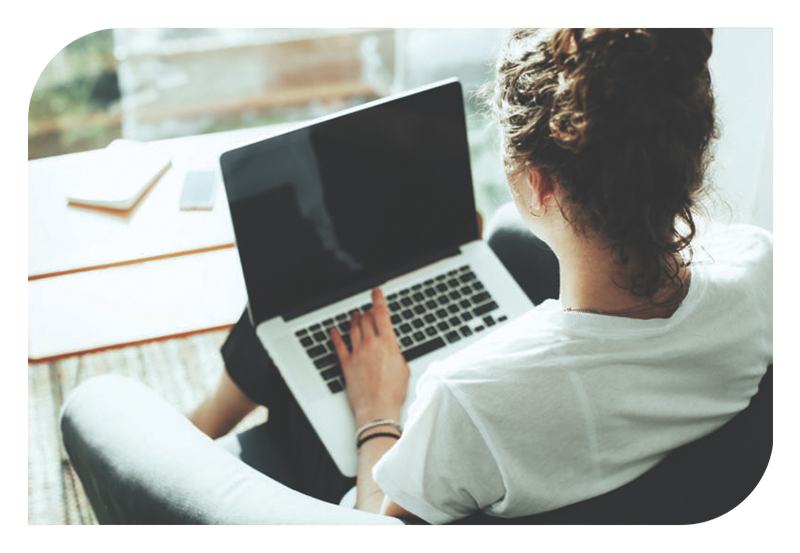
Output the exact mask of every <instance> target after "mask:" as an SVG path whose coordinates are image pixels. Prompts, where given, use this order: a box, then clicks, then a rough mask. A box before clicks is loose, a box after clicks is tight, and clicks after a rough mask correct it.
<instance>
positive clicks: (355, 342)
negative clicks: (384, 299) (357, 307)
mask: <svg viewBox="0 0 800 553" xmlns="http://www.w3.org/2000/svg"><path fill="white" fill-rule="evenodd" d="M350 344H351V345H352V346H353V351H355V350H356V348H357V347H358V346H360V345H361V313H359V312H358V311H353V314H352V315H351V316H350Z"/></svg>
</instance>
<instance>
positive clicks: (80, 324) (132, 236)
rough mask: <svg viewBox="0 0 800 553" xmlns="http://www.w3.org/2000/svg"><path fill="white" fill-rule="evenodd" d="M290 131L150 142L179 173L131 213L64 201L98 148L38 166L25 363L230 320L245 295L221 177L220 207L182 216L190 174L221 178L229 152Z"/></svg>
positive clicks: (33, 172)
mask: <svg viewBox="0 0 800 553" xmlns="http://www.w3.org/2000/svg"><path fill="white" fill-rule="evenodd" d="M285 128H287V126H280V127H261V128H256V129H247V130H242V131H231V132H225V133H216V134H209V135H202V136H193V137H186V138H178V139H169V140H162V141H158V142H154V143H153V145H155V146H157V147H159V148H164V149H165V150H166V151H168V152H169V153H170V155H171V158H172V167H171V168H170V169H169V170H168V171H167V172H166V173H165V174H164V175H163V176H162V177H161V179H159V181H158V182H156V184H155V185H154V187H153V188H152V189H151V190H150V191H149V192H148V193H147V195H146V196H145V197H144V198H143V199H142V201H141V202H140V203H139V204H138V205H137V206H136V207H134V209H132V210H131V212H129V213H125V214H114V213H111V212H105V211H100V210H94V209H87V208H81V207H76V206H71V205H67V203H66V199H65V194H66V191H67V190H68V189H69V187H70V184H71V183H72V182H74V181H73V179H78V178H81V174H82V172H83V171H84V168H85V167H87V166H89V164H91V163H94V162H96V161H97V159H98V156H102V155H103V151H102V150H96V151H91V152H83V153H79V154H70V155H65V156H57V157H52V158H46V159H40V160H33V161H30V162H29V163H28V319H29V324H28V358H29V360H31V361H33V360H43V359H47V358H52V357H58V356H63V355H69V354H75V353H80V352H86V351H91V350H96V349H101V348H105V347H110V346H116V345H122V344H129V343H136V342H141V341H145V340H151V339H156V338H163V337H168V336H175V335H182V334H186V333H191V332H197V331H202V330H206V329H216V328H220V327H223V326H227V325H230V324H232V323H234V322H235V321H236V319H237V318H238V316H239V315H240V313H241V309H242V307H243V306H244V305H245V302H246V293H245V289H244V281H243V279H242V275H241V268H240V265H239V259H238V255H237V252H236V250H235V248H234V247H233V245H234V244H233V230H232V228H231V224H230V215H229V211H228V206H227V202H226V198H225V193H224V190H223V187H222V181H221V178H218V182H217V186H218V188H217V191H216V195H215V205H214V208H213V210H210V211H180V210H179V208H178V199H179V197H180V192H181V187H182V184H183V178H184V175H185V173H186V172H187V171H190V170H197V169H212V168H213V169H216V170H217V172H218V176H219V156H220V154H221V153H222V152H224V151H225V150H228V149H231V148H233V147H236V146H239V145H243V144H246V143H249V142H253V141H256V140H259V139H261V138H264V137H266V136H269V135H270V134H275V133H277V132H280V131H281V130H283V129H285Z"/></svg>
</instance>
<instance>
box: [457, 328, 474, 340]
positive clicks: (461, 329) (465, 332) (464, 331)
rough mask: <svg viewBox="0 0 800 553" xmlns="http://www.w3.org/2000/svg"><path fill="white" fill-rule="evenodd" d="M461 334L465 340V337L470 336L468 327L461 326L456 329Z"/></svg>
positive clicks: (470, 331) (470, 332)
mask: <svg viewBox="0 0 800 553" xmlns="http://www.w3.org/2000/svg"><path fill="white" fill-rule="evenodd" d="M458 330H459V331H460V332H461V334H462V335H463V336H464V337H465V338H466V337H467V336H472V330H470V328H469V327H468V326H462V327H461V328H459V329H458Z"/></svg>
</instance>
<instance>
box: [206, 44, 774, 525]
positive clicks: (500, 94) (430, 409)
mask: <svg viewBox="0 0 800 553" xmlns="http://www.w3.org/2000/svg"><path fill="white" fill-rule="evenodd" d="M711 36H712V33H711V31H709V30H692V29H684V30H669V29H628V30H625V29H585V30H580V29H561V30H556V31H547V32H534V31H528V30H521V31H516V32H514V33H513V34H512V36H511V37H510V39H509V41H508V44H507V45H506V48H505V50H504V52H503V54H502V56H501V58H500V60H499V62H498V64H497V72H496V81H495V83H494V90H493V96H492V105H493V111H494V114H495V117H496V119H497V122H498V124H499V126H500V130H501V137H502V145H503V158H504V161H505V166H506V170H507V177H508V182H509V186H510V189H511V192H512V196H513V198H514V204H515V205H516V208H517V211H518V212H519V215H520V217H521V220H522V221H523V222H524V224H525V225H526V226H527V227H528V229H529V230H530V231H532V233H533V234H535V235H536V236H537V237H539V238H540V239H541V240H543V241H544V242H545V243H546V244H547V245H548V246H549V247H550V248H551V249H552V252H553V253H554V254H555V256H556V257H557V259H558V266H559V290H560V293H559V297H558V299H557V300H556V299H550V300H547V301H545V302H543V303H541V304H540V305H538V306H537V308H535V309H534V310H532V311H531V312H529V313H528V314H526V315H524V316H523V317H520V318H519V319H517V320H514V321H512V322H511V323H509V324H508V325H506V326H504V327H502V328H501V329H499V330H497V331H495V333H494V334H491V335H489V336H488V337H486V338H485V339H484V340H482V341H480V342H478V343H476V344H475V345H473V346H471V347H469V348H468V349H466V350H463V351H461V352H459V353H458V354H456V355H454V356H453V357H451V358H449V359H447V360H445V361H443V362H439V363H436V364H434V365H432V366H431V367H430V368H429V369H428V371H427V372H426V373H425V375H424V376H423V377H422V378H421V379H420V382H419V386H418V389H417V399H416V400H415V402H414V404H413V405H412V406H411V408H410V411H409V417H408V421H407V423H406V425H405V428H401V427H400V426H399V425H397V424H395V423H396V421H398V420H399V417H400V409H401V407H402V405H403V403H404V401H405V393H406V387H407V383H408V374H409V372H408V366H407V365H406V363H405V361H404V359H403V357H402V355H401V354H400V352H399V349H398V347H397V342H396V339H395V336H394V332H393V330H392V327H391V324H390V322H389V317H388V311H387V309H386V304H385V301H384V299H383V296H382V294H381V292H380V290H374V291H373V305H374V308H373V309H371V310H370V311H368V312H366V313H363V314H359V313H355V314H354V315H353V317H352V320H351V323H352V328H353V330H352V334H351V338H352V349H350V348H348V347H347V346H346V345H345V344H344V343H343V342H342V340H341V337H340V336H339V334H338V332H337V331H336V330H334V331H333V333H332V340H333V342H334V345H335V347H336V351H337V354H338V355H339V358H340V360H341V362H342V367H343V371H344V375H345V380H346V382H347V394H348V398H349V400H350V403H351V406H352V408H353V411H354V414H355V416H356V422H357V425H358V426H359V427H360V428H361V431H360V432H359V436H358V441H359V443H360V446H359V468H358V477H357V480H356V490H357V496H356V502H355V506H356V508H359V509H363V510H368V511H372V512H382V513H385V514H389V515H393V516H416V517H420V518H422V519H424V520H426V521H428V522H432V523H444V522H448V521H451V520H455V519H458V518H461V517H464V516H466V515H468V514H470V513H471V512H474V511H476V510H483V511H485V512H487V513H489V514H494V515H497V516H503V517H517V516H523V515H527V514H533V513H536V512H542V511H547V510H550V509H555V508H558V507H561V506H563V505H567V504H571V503H574V502H577V501H580V500H583V499H586V498H589V497H593V496H597V495H600V494H602V493H605V492H607V491H610V490H612V489H615V488H617V487H619V486H622V485H624V484H625V483H627V482H630V481H632V480H634V479H635V478H636V477H637V476H639V475H641V474H642V473H644V472H646V471H647V470H649V469H650V468H652V467H653V466H654V465H655V464H656V463H658V462H659V461H660V460H661V459H662V458H663V457H664V456H665V455H666V454H667V453H668V452H669V451H671V450H672V449H675V448H677V447H679V446H681V445H683V444H685V443H688V442H690V441H693V440H695V439H697V438H699V437H702V436H703V435H706V434H708V433H710V432H712V431H713V430H715V429H716V428H718V427H720V426H722V425H723V424H724V423H725V422H726V421H727V420H729V419H730V418H732V417H733V416H734V415H735V414H736V413H737V412H738V411H740V410H742V409H743V408H744V407H746V406H747V404H748V401H749V399H750V397H751V396H752V395H753V394H754V393H755V391H756V389H757V386H758V382H759V380H760V378H761V376H762V375H763V373H764V371H765V368H766V367H767V365H768V364H769V363H771V360H772V261H771V259H772V238H771V236H770V235H769V234H768V233H766V232H765V231H762V230H759V229H756V228H752V227H745V226H740V227H727V228H721V229H715V230H713V231H709V232H707V233H705V235H704V236H702V237H701V240H700V241H699V242H698V241H694V238H695V234H696V233H697V229H696V226H695V221H694V215H693V211H694V209H695V208H696V204H697V200H698V197H699V195H700V194H701V192H702V190H703V181H704V176H705V171H706V168H707V166H708V163H709V160H710V155H709V146H710V144H711V141H712V139H713V138H714V136H715V132H716V127H715V119H714V100H713V94H712V90H711V81H710V76H709V71H708V65H707V62H708V58H709V56H710V55H711V50H712V46H711ZM531 244H534V241H533V240H532V241H531ZM530 248H531V250H530V255H532V256H533V255H539V256H541V255H546V254H542V253H541V252H539V253H536V252H535V251H534V250H536V249H537V248H538V246H536V245H531V246H530ZM515 276H517V278H518V280H519V279H520V278H522V279H523V280H524V279H526V278H527V279H531V278H534V277H535V274H534V275H531V274H528V275H527V276H523V277H520V276H519V275H515ZM521 284H523V287H526V285H527V286H528V287H531V288H536V286H535V284H532V283H531V282H521ZM246 326H247V325H246V321H244V320H243V321H242V322H240V324H239V325H237V328H236V329H234V331H233V333H232V335H231V338H230V339H229V341H228V343H226V346H225V347H224V349H223V354H224V355H225V358H226V366H227V367H228V371H229V373H230V374H229V375H225V376H224V377H223V380H222V383H221V385H220V388H219V390H218V392H217V394H216V395H215V396H214V397H213V398H211V399H210V400H209V401H208V402H206V403H205V404H203V405H201V406H200V408H198V410H197V411H196V412H195V413H193V415H192V416H191V419H192V420H193V422H195V424H196V425H197V426H198V427H200V428H201V429H203V430H204V431H206V432H207V433H208V434H210V435H212V436H216V435H220V434H223V433H225V432H227V431H228V430H229V429H230V428H231V427H232V426H233V425H235V423H236V422H238V420H240V418H241V417H242V416H243V415H244V414H246V413H247V412H249V410H251V409H252V408H253V407H254V406H255V405H256V402H260V403H264V404H266V405H268V407H269V408H270V421H271V422H272V417H273V413H274V414H275V416H276V417H277V418H278V419H280V418H281V417H284V416H285V417H287V419H288V418H292V420H293V421H294V422H292V423H285V424H284V423H280V421H279V422H278V423H276V428H277V427H278V425H281V427H282V428H284V430H280V431H277V430H276V436H278V438H279V440H283V442H284V443H285V444H287V445H285V449H284V451H285V452H287V455H290V453H289V451H290V450H291V449H292V448H297V447H313V446H308V444H301V443H297V440H299V439H300V438H299V437H298V436H300V434H301V433H303V432H305V434H306V435H308V434H310V435H311V436H312V437H313V432H310V433H309V432H308V429H307V428H305V427H304V429H303V430H302V432H301V431H300V430H298V431H297V432H295V431H293V430H291V428H292V425H293V424H294V425H297V424H300V425H301V426H303V422H302V417H301V416H294V417H289V416H288V415H285V413H286V412H290V411H291V410H292V409H295V410H296V406H295V407H292V406H291V405H290V402H288V401H287V400H286V395H287V394H286V393H284V392H285V390H283V391H281V392H280V393H278V392H277V390H282V388H281V383H280V382H279V377H276V376H275V374H272V375H271V376H269V377H263V378H262V380H261V381H248V378H250V377H242V376H241V374H242V372H244V371H243V370H242V369H237V368H236V367H237V366H245V365H247V364H248V363H252V361H246V360H244V359H245V358H247V357H249V358H252V357H253V354H245V353H243V352H244V351H245V348H243V347H238V346H237V342H242V341H243V340H244V339H243V338H241V336H243V335H244V334H245V333H246V332H247V330H246V328H245V327H246ZM249 332H252V330H250V331H249ZM260 355H262V356H263V355H265V354H264V353H261V354H260ZM265 359H266V360H265V361H263V362H262V363H261V364H262V365H264V364H265V363H266V364H268V363H269V361H268V358H265ZM251 372H253V371H251ZM272 373H275V371H272ZM268 379H269V380H270V381H269V382H268V381H267V380H268ZM284 388H285V387H284ZM254 390H262V391H265V392H264V393H274V394H275V396H276V397H271V398H263V400H262V399H260V398H257V397H255V396H254V393H255V392H254ZM266 390H269V392H267V391H266ZM277 396H280V397H277ZM297 421H300V422H299V423H298V422H297ZM386 421H389V422H386ZM306 425H307V423H306ZM295 429H297V427H295ZM309 440H311V441H313V439H311V438H310V439H309ZM303 457H307V456H303ZM333 470H334V471H335V469H333ZM297 471H299V472H304V473H305V474H310V473H316V474H317V475H320V476H322V477H323V478H321V479H322V480H325V481H326V482H329V484H326V485H325V486H327V488H326V489H324V490H323V489H321V488H320V486H319V485H317V484H296V487H298V489H300V490H301V491H306V493H312V494H313V495H315V496H317V497H321V498H326V499H329V500H333V501H336V497H337V496H340V495H341V493H342V492H343V491H344V490H345V489H347V488H348V487H349V485H350V484H351V483H352V482H350V481H348V480H347V479H343V478H341V476H339V477H338V478H336V477H335V476H334V477H330V474H331V473H330V469H329V468H328V467H326V468H322V467H302V468H297ZM289 472H291V470H290V471H289ZM295 476H296V475H295ZM290 478H294V476H292V477H290ZM330 482H334V483H333V484H331V483H330ZM325 486H323V487H325Z"/></svg>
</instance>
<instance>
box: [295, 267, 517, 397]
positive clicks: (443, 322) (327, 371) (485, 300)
mask: <svg viewBox="0 0 800 553" xmlns="http://www.w3.org/2000/svg"><path fill="white" fill-rule="evenodd" d="M386 303H387V305H388V306H389V313H390V315H391V318H392V325H393V327H394V331H395V334H397V340H398V343H399V345H400V351H401V352H402V353H403V357H405V359H406V361H412V360H413V359H416V358H417V357H421V356H423V355H425V354H427V353H430V352H432V351H435V350H437V349H439V348H442V347H444V346H446V345H447V344H450V343H453V342H457V341H459V340H461V339H462V338H466V337H468V336H472V335H473V334H476V333H480V332H483V331H484V330H486V329H488V328H490V327H492V326H494V325H495V324H497V323H499V322H503V321H505V320H506V319H507V317H506V316H505V315H503V314H502V313H499V312H498V310H499V307H498V305H497V303H495V301H494V300H493V299H492V296H491V295H490V294H489V292H488V291H487V290H486V289H485V287H484V285H483V283H482V282H481V281H480V280H479V279H478V277H477V276H476V275H475V273H474V272H473V271H472V270H471V269H470V267H469V266H468V265H465V266H463V267H461V268H459V269H454V270H452V271H447V272H445V273H442V274H440V275H437V276H436V277H434V278H430V279H427V280H425V281H424V282H420V283H417V284H414V285H412V286H409V287H408V288H404V289H402V290H399V291H397V292H393V293H391V294H388V295H387V296H386ZM371 308H372V304H369V303H368V304H365V305H362V306H360V308H359V309H360V311H362V312H364V311H367V310H369V309H371ZM353 311H355V309H351V310H349V311H347V312H346V313H340V314H339V315H336V316H335V317H331V318H328V319H325V320H324V321H321V322H319V323H316V324H312V325H310V326H308V327H306V328H303V329H301V330H298V331H297V332H296V333H295V335H296V336H297V338H298V339H299V340H300V344H301V345H302V346H303V347H304V348H305V350H306V353H307V354H308V356H309V357H310V358H311V359H312V361H313V362H314V365H315V366H316V367H317V369H318V370H319V373H320V376H321V377H322V378H323V379H324V380H325V382H326V383H327V384H328V388H329V389H330V391H331V392H332V393H338V392H341V391H342V390H344V388H345V382H344V376H343V375H342V367H341V365H340V364H339V358H338V357H337V356H336V351H335V349H334V347H333V342H332V341H331V338H330V333H331V328H333V327H334V326H336V327H338V328H339V331H340V332H341V333H342V338H343V339H344V341H345V343H346V344H347V345H348V347H349V346H350V345H351V343H350V313H352V312H353Z"/></svg>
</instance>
